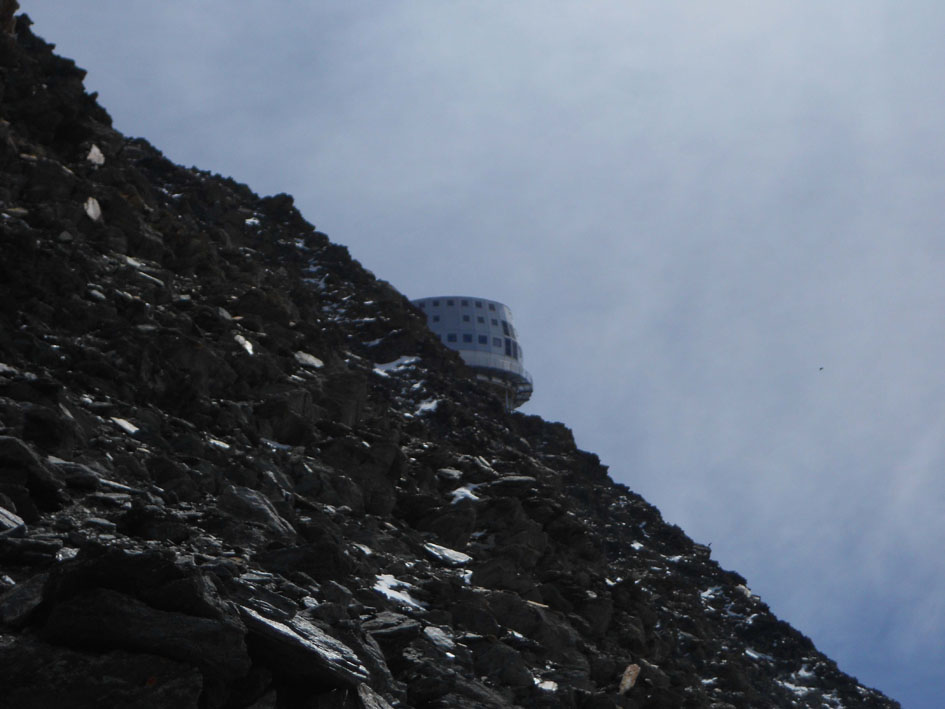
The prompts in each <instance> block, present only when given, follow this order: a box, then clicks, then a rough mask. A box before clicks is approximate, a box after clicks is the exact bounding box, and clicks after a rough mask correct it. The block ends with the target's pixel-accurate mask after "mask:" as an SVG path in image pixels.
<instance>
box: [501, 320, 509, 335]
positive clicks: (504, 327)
mask: <svg viewBox="0 0 945 709" xmlns="http://www.w3.org/2000/svg"><path fill="white" fill-rule="evenodd" d="M502 334H504V335H506V336H508V335H510V334H511V333H510V332H509V324H508V322H507V321H505V320H503V321H502Z"/></svg>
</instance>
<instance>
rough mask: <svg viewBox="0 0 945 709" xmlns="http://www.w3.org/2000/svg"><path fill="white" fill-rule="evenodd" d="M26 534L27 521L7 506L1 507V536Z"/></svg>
mask: <svg viewBox="0 0 945 709" xmlns="http://www.w3.org/2000/svg"><path fill="white" fill-rule="evenodd" d="M24 534H26V522H24V521H23V518H22V517H19V516H18V515H15V514H13V513H12V512H10V510H8V509H6V508H5V507H0V538H2V537H22V536H23V535H24Z"/></svg>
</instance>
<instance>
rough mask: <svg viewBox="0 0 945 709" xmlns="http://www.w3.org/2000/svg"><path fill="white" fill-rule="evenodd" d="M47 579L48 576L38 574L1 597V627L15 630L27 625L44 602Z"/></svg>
mask: <svg viewBox="0 0 945 709" xmlns="http://www.w3.org/2000/svg"><path fill="white" fill-rule="evenodd" d="M47 578H48V575H47V574H37V575H36V576H32V577H30V578H29V579H27V580H26V581H21V582H20V583H18V584H16V585H15V586H14V587H13V588H11V589H9V590H8V591H6V592H4V593H3V595H0V625H5V626H9V627H13V628H17V627H21V626H23V625H26V623H27V622H28V621H29V618H30V615H31V614H32V613H33V611H34V610H36V609H37V608H38V607H39V605H40V604H41V603H42V602H43V588H44V587H45V585H46V579H47Z"/></svg>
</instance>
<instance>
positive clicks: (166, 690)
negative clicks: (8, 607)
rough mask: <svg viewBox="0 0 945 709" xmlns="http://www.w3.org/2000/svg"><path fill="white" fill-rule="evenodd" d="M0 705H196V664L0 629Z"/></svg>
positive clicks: (81, 708)
mask: <svg viewBox="0 0 945 709" xmlns="http://www.w3.org/2000/svg"><path fill="white" fill-rule="evenodd" d="M0 676H2V677H3V682H0V705H2V706H5V707H11V709H12V708H13V707H16V709H48V707H66V706H67V707H75V709H99V708H100V707H127V708H128V709H164V707H175V709H178V708H179V709H197V708H198V707H199V706H200V704H199V699H200V695H201V692H202V691H203V681H202V679H201V675H200V671H199V670H198V669H196V668H195V667H193V666H191V665H189V664H186V663H180V662H175V661H173V660H170V659H168V658H167V657H162V656H158V655H149V654H142V653H131V652H126V651H122V650H115V651H111V652H105V653H86V652H78V651H75V650H69V649H66V648H63V647H58V646H55V645H47V644H45V643H41V642H38V641H36V640H34V639H32V638H29V637H25V636H19V637H18V636H13V635H0Z"/></svg>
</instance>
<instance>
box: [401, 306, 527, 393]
mask: <svg viewBox="0 0 945 709" xmlns="http://www.w3.org/2000/svg"><path fill="white" fill-rule="evenodd" d="M412 302H413V304H414V305H416V306H417V307H418V308H420V310H422V311H423V312H424V314H425V315H426V316H427V325H428V326H429V327H430V329H431V330H432V331H433V332H434V333H435V334H436V335H438V336H439V338H440V340H442V342H443V344H444V345H446V346H447V347H449V348H450V349H453V350H456V351H457V352H459V354H460V356H461V357H462V358H463V361H464V362H465V363H466V364H467V365H469V366H470V367H472V369H473V370H474V371H475V372H476V376H477V377H478V378H479V379H481V380H482V381H484V382H486V383H488V384H490V385H492V386H493V387H494V388H495V389H496V390H498V391H499V394H500V395H501V396H503V397H504V398H505V401H506V404H507V405H508V407H509V408H511V409H514V408H516V407H518V406H521V405H522V404H524V403H525V402H526V401H528V400H529V398H530V397H531V395H532V378H531V377H530V376H529V374H528V372H527V371H525V365H524V363H523V357H522V346H521V345H520V344H519V343H518V337H517V335H516V333H515V327H514V326H513V325H512V311H511V310H509V308H508V306H506V305H504V304H503V303H500V302H498V301H495V300H486V299H485V298H473V297H470V296H464V295H445V296H434V297H432V298H420V299H419V300H414V301H412Z"/></svg>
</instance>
